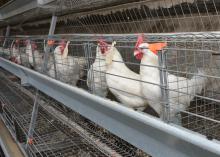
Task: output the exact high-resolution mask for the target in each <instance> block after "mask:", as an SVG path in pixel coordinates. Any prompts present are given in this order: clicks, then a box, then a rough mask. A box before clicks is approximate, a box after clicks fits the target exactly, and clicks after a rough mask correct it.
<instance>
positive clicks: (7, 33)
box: [3, 26, 10, 48]
mask: <svg viewBox="0 0 220 157" xmlns="http://www.w3.org/2000/svg"><path fill="white" fill-rule="evenodd" d="M9 35H10V26H7V28H6V33H5V40H4V43H3V48H5V45H6V43H7V38H8V37H9Z"/></svg>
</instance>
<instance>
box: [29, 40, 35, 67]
mask: <svg viewBox="0 0 220 157" xmlns="http://www.w3.org/2000/svg"><path fill="white" fill-rule="evenodd" d="M30 45H31V53H32V59H33V65H34V69H35V70H36V60H35V55H34V49H33V47H32V44H31V40H30Z"/></svg>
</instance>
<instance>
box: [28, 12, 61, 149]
mask: <svg viewBox="0 0 220 157" xmlns="http://www.w3.org/2000/svg"><path fill="white" fill-rule="evenodd" d="M56 21H57V17H56V16H54V15H53V16H52V21H51V25H50V30H49V35H52V34H54V31H55V27H56ZM49 51H50V47H48V46H47V47H46V50H45V54H46V55H44V65H43V67H42V69H41V70H42V73H45V72H46V69H47V63H48V59H49V56H48V54H49ZM38 98H39V91H38V90H37V91H36V96H35V101H34V107H33V111H32V115H31V122H30V127H29V131H28V137H27V143H26V149H28V146H29V144H31V143H30V141H31V140H32V138H33V133H34V129H35V125H36V120H37V114H38V107H39V104H38V103H37V102H38ZM27 152H28V150H27Z"/></svg>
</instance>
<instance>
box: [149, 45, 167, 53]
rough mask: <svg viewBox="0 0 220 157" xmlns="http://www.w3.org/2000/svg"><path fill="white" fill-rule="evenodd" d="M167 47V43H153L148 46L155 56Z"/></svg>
mask: <svg viewBox="0 0 220 157" xmlns="http://www.w3.org/2000/svg"><path fill="white" fill-rule="evenodd" d="M166 46H167V43H154V44H149V50H150V51H152V52H153V53H154V54H156V55H157V53H158V51H160V50H162V49H163V48H164V47H166Z"/></svg>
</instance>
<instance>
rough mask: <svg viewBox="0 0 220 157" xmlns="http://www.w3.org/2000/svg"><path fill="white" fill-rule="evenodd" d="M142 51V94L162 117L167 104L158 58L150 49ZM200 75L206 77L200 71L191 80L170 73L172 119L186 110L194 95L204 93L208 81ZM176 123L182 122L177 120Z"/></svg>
mask: <svg viewBox="0 0 220 157" xmlns="http://www.w3.org/2000/svg"><path fill="white" fill-rule="evenodd" d="M140 46H141V45H140ZM142 46H143V45H142ZM142 51H143V58H142V60H141V67H140V75H141V80H142V83H141V85H142V93H143V95H144V97H145V98H146V99H147V100H148V102H149V105H150V106H151V107H152V108H153V109H154V110H155V111H156V112H157V113H158V114H159V115H160V117H162V113H163V112H162V111H163V106H164V105H165V103H164V102H163V99H162V94H161V87H160V71H159V69H158V56H157V55H156V54H154V53H153V52H151V51H150V50H149V49H143V50H142ZM198 75H204V72H203V71H201V70H199V72H198V74H195V75H194V76H193V77H192V78H191V79H187V78H184V77H178V76H175V75H172V74H169V73H168V76H167V82H168V90H169V91H168V101H169V105H170V117H171V119H172V117H175V116H176V114H177V113H178V112H179V111H181V110H186V108H187V107H188V106H189V105H190V102H191V101H192V99H193V98H194V95H196V94H198V93H201V92H202V89H203V86H204V85H205V81H206V79H205V78H204V77H201V76H198ZM174 121H175V118H174ZM175 123H180V122H178V120H177V121H176V122H175Z"/></svg>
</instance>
